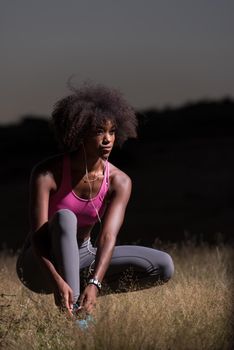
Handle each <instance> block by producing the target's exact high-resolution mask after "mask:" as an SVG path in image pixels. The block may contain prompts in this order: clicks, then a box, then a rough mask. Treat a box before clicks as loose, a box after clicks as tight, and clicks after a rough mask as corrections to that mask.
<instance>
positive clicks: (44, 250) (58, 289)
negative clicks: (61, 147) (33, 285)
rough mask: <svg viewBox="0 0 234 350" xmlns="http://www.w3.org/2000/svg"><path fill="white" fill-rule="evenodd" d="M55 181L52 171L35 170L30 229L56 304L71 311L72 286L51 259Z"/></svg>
mask: <svg viewBox="0 0 234 350" xmlns="http://www.w3.org/2000/svg"><path fill="white" fill-rule="evenodd" d="M54 186H55V183H54V180H53V176H52V174H51V173H50V172H48V171H45V170H43V169H41V168H40V167H37V168H35V169H34V170H33V172H32V174H31V179H30V203H29V214H30V215H29V216H30V229H31V237H32V238H31V240H32V247H33V250H34V253H35V255H36V256H37V258H38V261H39V263H40V265H41V266H42V269H43V270H44V272H45V273H46V274H47V276H48V277H49V281H50V283H51V287H52V289H53V290H54V297H55V303H56V305H60V306H62V303H64V304H65V305H63V306H65V307H66V308H67V309H68V311H69V312H71V307H72V304H73V295H72V290H71V288H70V287H69V286H68V285H67V283H66V282H65V281H64V280H63V278H62V277H61V276H60V275H59V273H58V272H57V271H56V269H55V267H54V265H53V263H52V262H51V260H50V255H49V251H50V238H49V231H48V207H49V196H50V191H51V190H52V189H54Z"/></svg>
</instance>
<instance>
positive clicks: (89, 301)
mask: <svg viewBox="0 0 234 350" xmlns="http://www.w3.org/2000/svg"><path fill="white" fill-rule="evenodd" d="M97 294H98V289H97V287H96V286H95V285H94V284H88V285H87V286H86V288H85V290H84V292H83V293H82V294H81V296H80V300H79V304H80V306H81V308H84V309H85V311H86V312H87V313H89V314H90V313H91V312H92V310H93V307H94V306H95V305H96V300H97Z"/></svg>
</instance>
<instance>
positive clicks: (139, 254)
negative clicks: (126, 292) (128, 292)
mask: <svg viewBox="0 0 234 350" xmlns="http://www.w3.org/2000/svg"><path fill="white" fill-rule="evenodd" d="M126 271H129V272H130V275H131V277H132V278H133V281H135V282H136V284H137V286H138V287H147V286H150V285H152V283H154V282H156V281H158V282H167V281H168V280H169V279H170V278H171V277H172V275H173V273H174V264H173V261H172V258H171V257H170V255H169V254H167V253H165V252H162V251H160V250H157V249H153V248H148V247H142V246H133V245H124V246H116V247H115V249H114V253H113V256H112V259H111V262H110V265H109V268H108V270H107V273H106V275H105V278H106V281H107V283H108V284H109V285H110V287H111V288H114V289H116V288H119V289H122V287H121V286H120V284H121V283H120V284H119V282H120V280H121V279H120V276H121V275H122V276H123V279H124V277H126V276H125V275H126Z"/></svg>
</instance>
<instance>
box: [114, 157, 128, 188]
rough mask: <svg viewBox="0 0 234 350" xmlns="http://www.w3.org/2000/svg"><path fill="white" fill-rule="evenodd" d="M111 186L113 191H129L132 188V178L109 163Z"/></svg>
mask: <svg viewBox="0 0 234 350" xmlns="http://www.w3.org/2000/svg"><path fill="white" fill-rule="evenodd" d="M109 167H110V168H109V169H110V185H111V187H112V188H113V189H127V188H129V187H131V184H132V181H131V178H130V177H129V176H128V175H127V174H126V173H125V172H123V171H122V170H120V169H119V168H117V167H116V166H115V165H113V164H112V163H109Z"/></svg>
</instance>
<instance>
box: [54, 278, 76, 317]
mask: <svg viewBox="0 0 234 350" xmlns="http://www.w3.org/2000/svg"><path fill="white" fill-rule="evenodd" d="M54 301H55V304H56V305H57V306H59V307H62V308H64V307H65V308H66V309H67V311H68V312H69V314H70V315H71V316H72V309H73V291H72V289H71V287H69V285H68V284H67V283H66V282H65V281H64V280H63V279H61V280H59V281H58V282H57V283H56V287H55V290H54Z"/></svg>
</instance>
